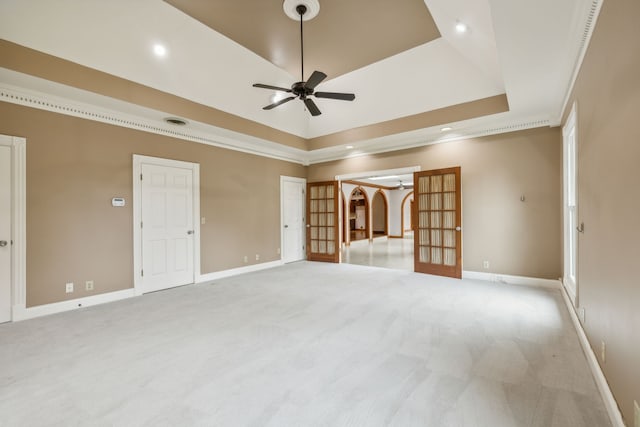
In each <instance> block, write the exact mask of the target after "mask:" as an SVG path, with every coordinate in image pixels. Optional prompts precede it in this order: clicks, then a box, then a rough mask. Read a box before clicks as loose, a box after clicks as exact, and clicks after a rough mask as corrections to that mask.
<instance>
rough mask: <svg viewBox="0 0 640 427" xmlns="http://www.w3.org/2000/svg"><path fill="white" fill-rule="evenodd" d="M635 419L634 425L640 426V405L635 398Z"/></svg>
mask: <svg viewBox="0 0 640 427" xmlns="http://www.w3.org/2000/svg"><path fill="white" fill-rule="evenodd" d="M633 419H634V424H633V427H640V406H638V402H637V401H635V400H634V401H633Z"/></svg>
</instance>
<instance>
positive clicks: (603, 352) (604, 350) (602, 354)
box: [600, 341, 607, 363]
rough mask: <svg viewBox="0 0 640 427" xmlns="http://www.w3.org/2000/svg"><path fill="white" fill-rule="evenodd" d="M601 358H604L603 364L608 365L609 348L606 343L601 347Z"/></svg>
mask: <svg viewBox="0 0 640 427" xmlns="http://www.w3.org/2000/svg"><path fill="white" fill-rule="evenodd" d="M600 357H601V358H602V363H607V346H606V344H605V343H604V341H602V343H601V345H600Z"/></svg>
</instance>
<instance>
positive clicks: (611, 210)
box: [568, 0, 640, 426]
mask: <svg viewBox="0 0 640 427" xmlns="http://www.w3.org/2000/svg"><path fill="white" fill-rule="evenodd" d="M638 17H640V2H638V1H637V0H616V1H605V2H604V3H603V6H602V10H601V12H600V16H599V18H598V21H597V24H596V28H595V31H594V34H593V36H592V39H591V43H590V45H589V49H588V50H587V55H586V56H585V60H584V62H583V65H582V69H581V71H580V73H579V76H578V80H577V82H576V86H575V89H574V94H573V99H572V102H571V103H570V104H569V106H568V108H571V104H572V103H573V100H575V101H576V102H577V107H578V116H577V125H578V128H577V142H578V176H579V177H578V197H579V200H578V214H579V221H584V227H585V232H584V234H581V235H580V236H579V244H578V299H579V305H580V306H582V307H584V308H585V313H586V323H585V324H584V328H585V330H586V333H587V336H588V338H589V341H590V343H591V346H592V347H593V348H594V349H595V353H596V354H597V355H599V354H600V345H601V342H603V341H604V342H605V343H606V348H607V358H606V363H603V362H602V361H600V364H601V367H602V369H603V371H604V373H605V376H606V377H607V381H608V382H609V385H610V387H611V389H612V391H613V394H614V396H615V398H616V400H617V402H618V406H619V407H620V408H621V410H622V412H623V416H624V419H625V421H626V423H627V425H629V426H631V425H633V400H634V399H635V400H637V401H639V402H640V282H639V281H638V276H637V273H636V272H635V270H634V268H635V267H636V266H637V265H638V261H639V260H640V227H639V226H638V212H640V189H639V188H640V187H638V183H639V182H640V167H639V165H638V164H639V162H640V25H638V22H637V19H638Z"/></svg>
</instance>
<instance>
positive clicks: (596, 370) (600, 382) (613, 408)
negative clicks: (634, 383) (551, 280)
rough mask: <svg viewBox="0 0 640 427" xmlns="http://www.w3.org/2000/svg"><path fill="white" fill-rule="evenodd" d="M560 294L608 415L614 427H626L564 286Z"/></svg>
mask: <svg viewBox="0 0 640 427" xmlns="http://www.w3.org/2000/svg"><path fill="white" fill-rule="evenodd" d="M560 292H561V293H562V299H564V303H565V304H566V306H567V310H568V311H569V315H570V316H571V320H572V321H573V326H574V327H575V328H576V332H577V334H578V339H579V340H580V345H581V346H582V351H583V352H584V355H585V357H586V358H587V363H588V364H589V368H591V374H592V375H593V379H594V380H595V382H596V385H597V386H598V390H599V391H600V396H602V400H603V401H604V406H605V407H606V408H607V413H608V414H609V419H610V420H611V424H612V425H613V427H625V424H624V421H623V420H622V414H621V413H620V409H619V408H618V404H617V403H616V399H615V398H614V397H613V393H612V392H611V389H610V388H609V383H608V382H607V379H606V377H605V376H604V373H603V372H602V369H601V368H600V364H599V363H598V359H597V358H596V355H595V353H594V352H593V349H592V348H591V345H590V344H589V340H588V339H587V334H585V332H584V328H583V327H582V324H581V323H580V321H579V320H578V315H577V314H576V311H575V309H574V307H573V304H572V303H571V299H570V297H569V295H568V294H567V291H566V289H565V288H564V286H562V287H561V291H560Z"/></svg>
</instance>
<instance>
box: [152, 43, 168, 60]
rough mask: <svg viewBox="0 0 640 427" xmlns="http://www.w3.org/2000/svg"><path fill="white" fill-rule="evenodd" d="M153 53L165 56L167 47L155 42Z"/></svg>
mask: <svg viewBox="0 0 640 427" xmlns="http://www.w3.org/2000/svg"><path fill="white" fill-rule="evenodd" d="M153 53H155V54H156V56H160V57H162V56H165V55H166V54H167V48H166V47H164V46H163V45H161V44H155V45H153Z"/></svg>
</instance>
